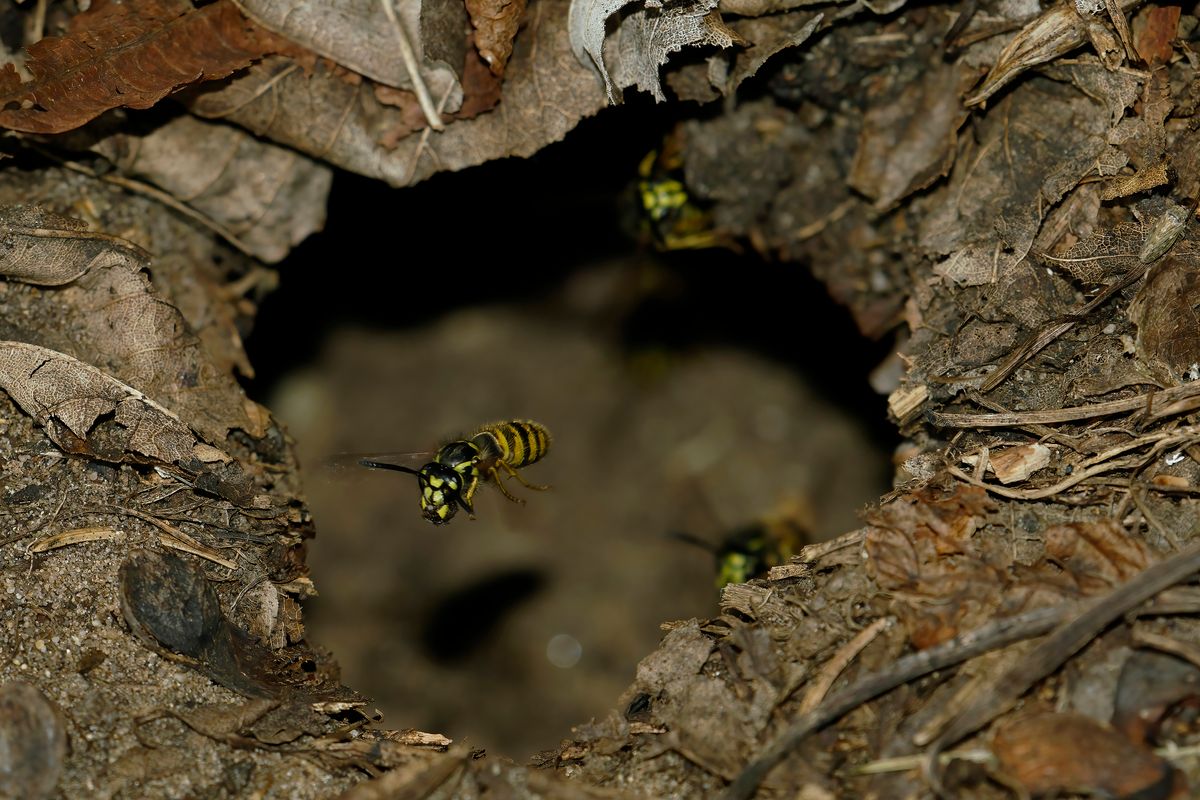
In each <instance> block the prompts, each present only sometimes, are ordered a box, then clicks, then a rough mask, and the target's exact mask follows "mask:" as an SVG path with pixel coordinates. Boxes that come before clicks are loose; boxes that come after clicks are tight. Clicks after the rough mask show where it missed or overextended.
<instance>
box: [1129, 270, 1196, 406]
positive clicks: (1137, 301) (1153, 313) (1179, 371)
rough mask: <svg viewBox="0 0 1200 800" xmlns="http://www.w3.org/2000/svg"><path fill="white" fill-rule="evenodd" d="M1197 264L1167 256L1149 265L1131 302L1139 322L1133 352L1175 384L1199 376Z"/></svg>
mask: <svg viewBox="0 0 1200 800" xmlns="http://www.w3.org/2000/svg"><path fill="white" fill-rule="evenodd" d="M1197 306H1200V266H1198V265H1197V264H1196V263H1195V260H1194V259H1192V258H1183V257H1174V256H1172V257H1167V258H1164V259H1163V260H1161V261H1159V262H1158V263H1157V264H1155V265H1154V266H1153V267H1151V268H1150V272H1149V274H1147V276H1146V281H1145V283H1143V284H1142V288H1141V289H1140V290H1139V291H1138V294H1137V297H1135V298H1134V301H1133V303H1131V304H1130V306H1129V319H1130V320H1131V321H1132V322H1133V323H1134V324H1135V325H1137V329H1138V330H1137V352H1138V356H1139V357H1140V358H1141V359H1142V361H1143V363H1144V364H1146V366H1147V367H1149V368H1150V371H1151V372H1152V374H1153V375H1154V376H1155V377H1156V378H1158V379H1159V380H1160V381H1162V382H1163V383H1165V384H1167V385H1172V386H1178V385H1180V384H1182V383H1184V382H1185V381H1190V380H1195V379H1196V377H1197V375H1198V374H1200V316H1197V314H1196V308H1197Z"/></svg>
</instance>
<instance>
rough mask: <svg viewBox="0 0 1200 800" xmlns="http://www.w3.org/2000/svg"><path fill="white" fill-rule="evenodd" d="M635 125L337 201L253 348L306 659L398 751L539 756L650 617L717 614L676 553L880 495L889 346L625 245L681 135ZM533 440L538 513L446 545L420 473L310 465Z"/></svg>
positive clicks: (343, 194)
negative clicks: (471, 441)
mask: <svg viewBox="0 0 1200 800" xmlns="http://www.w3.org/2000/svg"><path fill="white" fill-rule="evenodd" d="M647 114H649V118H651V119H655V117H654V115H653V113H652V112H651V111H650V110H647ZM621 119H624V120H625V122H621ZM635 119H637V120H638V121H637V122H635ZM646 119H647V117H646V116H641V115H635V114H625V115H623V116H622V117H619V118H618V117H616V116H615V115H608V118H606V119H604V120H603V125H602V126H601V125H598V124H596V123H597V121H595V120H593V121H591V122H589V123H585V124H584V125H583V126H581V128H580V130H578V131H576V132H575V133H573V134H572V135H571V137H568V141H567V142H565V143H563V144H560V145H556V146H553V147H551V148H549V149H548V150H546V151H544V152H543V153H540V154H539V155H538V156H536V157H534V158H533V159H531V160H530V161H529V162H498V163H494V164H489V165H487V166H485V167H482V168H479V169H476V170H471V171H469V172H467V173H465V174H452V175H443V176H439V177H437V178H435V179H433V180H431V181H429V182H428V183H427V184H423V185H421V186H419V187H417V188H415V189H412V190H408V191H406V192H404V193H394V192H391V191H390V190H387V189H386V188H383V187H378V186H375V185H372V184H371V183H370V182H369V181H365V180H361V179H355V178H352V177H347V176H344V175H342V176H339V177H338V179H337V182H336V183H335V186H334V193H333V198H332V201H331V204H330V220H329V225H328V228H327V231H326V232H325V233H324V234H322V235H319V236H317V237H314V238H313V239H312V240H310V241H309V242H308V243H306V244H305V245H304V246H303V247H302V248H301V249H300V251H299V252H298V253H297V254H296V255H295V256H294V257H293V258H292V259H291V260H289V262H287V263H285V264H284V265H283V266H282V281H281V288H280V290H279V292H278V293H277V294H275V295H273V296H271V297H270V298H269V299H268V300H267V302H266V303H265V304H264V306H263V308H262V317H261V319H260V321H259V331H260V332H259V333H256V334H255V335H254V336H252V337H251V338H250V339H249V341H248V346H249V350H250V356H251V360H252V362H253V363H254V364H255V365H256V368H257V369H258V370H259V377H258V379H257V381H256V383H255V386H254V393H255V394H256V395H257V397H258V399H259V400H262V401H264V402H266V403H268V404H269V406H270V407H271V408H272V409H274V411H275V412H276V413H277V415H278V417H279V418H280V419H281V420H283V422H284V423H285V424H286V425H287V426H288V428H289V430H290V433H291V435H292V436H293V437H295V439H296V440H297V443H298V448H299V453H300V456H301V459H302V462H303V464H304V477H305V483H306V489H307V492H308V496H309V500H310V501H311V506H312V511H313V514H314V517H315V520H316V525H317V531H318V536H317V539H316V540H315V541H314V542H313V543H312V544H311V545H310V556H309V564H310V566H311V568H312V572H313V577H314V580H315V581H316V584H317V588H318V590H319V591H320V593H321V596H320V597H319V598H316V599H314V600H311V601H309V602H308V603H307V604H306V611H307V614H306V617H307V620H308V624H309V633H310V639H311V640H312V641H314V642H316V643H318V644H320V645H323V646H326V647H329V648H331V649H332V650H333V651H334V653H335V655H336V657H337V659H338V661H339V662H340V664H341V665H342V668H343V679H344V680H345V681H346V682H348V684H349V685H352V686H355V687H356V688H357V689H358V690H360V691H362V692H364V693H365V694H367V695H369V696H371V697H373V698H374V699H375V701H376V703H377V705H378V707H379V708H380V709H381V710H382V711H383V712H384V713H385V715H386V722H387V724H388V725H389V726H392V727H398V728H407V727H415V728H419V729H422V730H426V731H436V732H440V733H443V734H445V735H447V736H450V737H452V738H454V739H456V740H465V741H467V742H468V743H469V744H471V745H473V746H476V747H484V748H487V749H488V750H491V751H494V752H500V753H503V754H505V755H508V756H511V757H513V758H517V759H523V758H525V757H527V756H529V755H530V754H532V753H533V752H535V751H537V750H539V749H543V748H549V747H553V746H555V745H557V743H558V742H559V741H560V740H561V739H562V738H563V737H565V736H567V735H568V734H569V731H570V727H571V725H573V724H578V723H581V722H586V721H587V720H588V719H589V718H591V717H593V716H595V715H601V714H603V713H605V712H606V711H607V709H609V708H610V707H611V706H612V704H613V702H614V700H615V699H616V698H617V697H618V696H619V695H620V693H621V692H622V691H623V690H624V689H625V687H626V686H627V685H628V684H629V682H630V680H631V678H632V676H633V671H634V667H635V666H636V664H637V662H638V660H639V659H641V658H642V657H643V656H645V655H647V654H648V653H650V652H651V651H652V650H653V649H654V647H655V646H656V644H657V643H658V641H659V639H660V638H661V636H662V632H661V630H660V629H659V623H660V622H662V621H665V620H673V619H680V618H688V617H695V616H699V617H704V616H708V615H711V614H713V613H714V612H715V610H716V608H715V600H716V592H715V588H714V583H713V581H714V575H715V573H714V562H713V557H712V555H711V554H710V553H706V552H705V551H703V550H702V549H699V548H696V547H692V546H689V545H687V544H685V543H682V542H680V541H678V540H677V539H674V538H671V536H670V534H671V533H672V532H679V531H684V532H688V533H690V534H692V535H694V536H697V537H701V538H703V539H707V540H710V541H712V542H713V543H714V544H715V543H717V542H719V541H720V539H721V538H722V536H724V535H727V534H728V533H729V532H730V531H731V530H732V529H734V528H736V527H738V526H740V525H744V524H746V523H750V522H753V521H754V520H755V519H759V518H761V517H763V516H764V515H768V514H794V515H796V516H797V517H799V518H802V519H803V520H805V521H806V522H808V523H809V524H810V525H811V527H812V530H813V534H814V538H821V539H823V538H828V537H831V536H834V535H836V534H839V533H841V532H844V531H846V530H849V529H851V528H853V527H856V526H857V524H858V523H857V512H858V510H859V509H860V508H861V507H862V506H863V505H864V504H865V503H867V502H869V501H873V500H874V499H875V498H877V497H878V496H879V494H880V493H881V492H883V491H886V489H887V488H888V485H887V481H888V476H889V475H890V471H891V466H890V453H891V449H892V446H893V444H894V441H893V439H892V438H891V435H892V434H891V431H890V428H889V426H888V425H887V423H886V415H885V409H884V401H883V399H882V398H880V397H878V396H876V395H875V394H874V393H873V392H872V391H871V389H870V388H869V386H868V383H867V373H868V371H869V370H870V369H872V368H873V367H875V366H876V364H878V363H879V362H880V361H881V360H882V359H883V358H884V357H885V356H886V355H887V353H888V350H889V344H888V343H887V342H878V343H871V342H867V341H864V340H862V339H861V337H860V336H859V335H858V333H857V331H856V330H855V329H854V326H853V324H852V323H851V322H850V320H849V317H848V315H846V314H845V313H844V312H843V310H842V309H840V308H838V307H836V306H835V305H834V304H833V303H832V301H830V300H829V298H828V297H827V295H826V294H825V292H824V290H823V289H822V287H821V286H820V285H819V284H817V283H816V282H815V281H814V280H812V278H811V277H809V276H808V274H807V272H806V271H805V270H804V268H803V267H802V266H801V265H796V264H779V263H765V262H764V261H762V260H761V259H759V258H758V257H757V256H754V255H747V254H742V255H738V254H735V253H731V252H728V251H724V250H721V251H705V252H689V253H669V254H655V253H653V252H651V251H649V250H648V249H647V248H645V247H644V246H642V247H639V246H638V245H637V244H636V243H635V242H634V240H633V238H631V237H630V236H629V235H627V233H626V231H628V230H629V229H630V227H631V226H630V224H629V222H628V219H627V218H628V216H629V214H628V209H629V207H630V204H629V203H627V202H626V200H625V199H626V198H627V197H628V195H627V190H628V187H629V184H630V183H632V181H633V180H634V179H635V177H636V170H637V164H638V162H639V160H640V159H641V157H642V156H643V155H644V154H645V153H646V152H647V151H649V150H650V149H651V148H653V147H655V146H656V144H657V142H658V141H659V140H660V139H661V136H662V134H663V132H664V131H665V130H667V129H668V125H669V122H670V121H669V120H667V119H665V118H662V115H661V114H659V115H658V122H657V123H656V124H654V125H649V126H648V125H646V123H645V120H646ZM635 125H636V126H637V127H636V128H634V127H633V126H635ZM623 126H624V127H623ZM614 129H615V132H614ZM589 152H592V153H601V152H602V153H603V158H589ZM581 164H582V165H584V166H582V167H581V166H580V165H581ZM623 209H625V210H624V211H623ZM464 217H466V218H467V219H468V220H469V225H468V226H467V227H468V228H469V229H470V231H471V232H470V234H464V233H463V232H462V231H463V230H464ZM623 217H624V218H625V219H624V220H623ZM400 229H403V230H406V231H417V232H419V233H418V234H417V235H415V236H412V237H409V238H408V239H407V240H398V239H397V238H396V231H397V230H400ZM347 243H353V244H351V245H349V246H347ZM381 254H382V255H381ZM334 281H336V286H337V289H336V291H333V286H334V285H335V284H334ZM348 287H356V288H354V290H353V291H349V290H348ZM797 343H800V344H797ZM522 418H528V419H533V420H536V421H539V422H541V423H543V424H544V425H546V426H547V427H548V428H549V429H550V431H551V433H552V434H553V436H554V443H553V446H552V448H551V452H550V455H549V456H548V458H546V459H545V460H544V461H542V462H540V463H538V464H536V465H534V466H532V467H530V468H528V469H527V470H525V471H523V474H524V475H525V476H526V477H527V478H528V479H529V480H530V481H532V482H535V483H547V484H551V485H552V487H553V488H552V490H551V491H547V492H531V491H529V490H527V489H524V488H523V487H521V486H519V485H517V484H516V483H511V484H510V486H511V488H512V490H513V491H514V492H515V493H516V494H518V495H519V496H521V497H524V498H526V499H527V500H528V504H527V505H524V506H518V505H516V504H513V503H510V502H508V501H507V500H505V499H504V498H503V497H502V496H501V495H500V494H499V493H498V492H496V491H495V490H493V489H491V488H485V489H483V490H481V493H480V494H479V495H478V496H477V500H476V511H477V515H478V518H477V519H475V520H470V519H468V518H467V517H466V516H465V515H464V514H460V515H459V517H458V518H457V519H455V520H454V522H453V523H452V524H450V525H449V526H446V527H440V528H435V527H433V526H431V525H429V524H428V523H426V522H425V521H423V520H422V519H421V517H420V514H419V509H418V506H417V489H416V482H415V480H414V479H413V478H412V477H411V476H406V475H403V474H399V473H390V472H380V471H368V470H360V469H331V468H330V467H329V465H328V464H327V463H326V462H327V460H328V459H329V457H330V456H334V455H336V454H344V453H354V452H371V453H378V452H381V451H417V450H433V449H436V447H437V446H438V445H439V444H441V443H443V442H444V441H446V440H447V439H450V438H455V437H457V436H458V435H460V434H463V433H467V432H470V430H471V429H472V428H474V427H475V426H477V425H479V424H482V423H485V422H491V421H498V420H505V419H522Z"/></svg>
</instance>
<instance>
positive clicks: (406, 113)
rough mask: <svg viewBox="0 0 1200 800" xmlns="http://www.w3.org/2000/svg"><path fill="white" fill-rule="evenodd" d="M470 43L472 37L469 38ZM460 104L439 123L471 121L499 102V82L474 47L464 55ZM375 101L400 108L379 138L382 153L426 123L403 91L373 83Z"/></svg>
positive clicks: (412, 96)
mask: <svg viewBox="0 0 1200 800" xmlns="http://www.w3.org/2000/svg"><path fill="white" fill-rule="evenodd" d="M471 41H472V42H473V41H474V35H472V37H471ZM462 87H463V101H462V105H461V106H459V109H458V111H455V112H454V113H452V114H451V113H443V114H442V122H444V123H446V124H447V125H448V124H450V123H451V122H453V121H454V120H461V119H473V118H475V117H477V116H479V115H480V114H484V113H486V112H488V111H491V110H492V109H493V108H495V107H496V105H497V104H498V103H499V102H500V96H501V93H502V89H503V82H502V81H501V80H500V78H498V77H496V76H495V75H494V74H492V71H491V70H490V69H489V68H488V66H487V64H485V63H484V62H483V60H482V59H481V58H480V57H479V55H478V54H477V53H476V52H475V49H474V46H472V47H471V49H470V50H469V52H468V53H467V63H466V64H465V65H464V66H463V77H462ZM374 89H375V99H376V100H378V101H379V102H381V103H383V104H385V105H389V106H395V107H396V108H398V109H400V119H399V120H398V121H397V122H396V123H395V125H394V126H393V127H392V128H391V129H389V130H388V131H386V132H385V133H384V134H383V135H382V136H380V137H379V144H380V145H381V146H382V147H383V148H384V149H386V150H394V149H395V148H396V146H397V145H398V144H399V143H400V141H401V140H402V139H404V138H405V137H406V136H409V135H411V134H413V133H416V132H417V131H419V130H421V129H423V128H425V127H426V126H427V125H428V124H429V123H428V120H426V119H425V114H424V113H423V112H422V111H421V104H420V103H419V102H418V101H417V96H416V95H415V94H413V93H412V92H406V91H404V90H403V89H393V88H392V87H390V86H384V85H382V84H376V85H375V87H374Z"/></svg>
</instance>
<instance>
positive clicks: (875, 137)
mask: <svg viewBox="0 0 1200 800" xmlns="http://www.w3.org/2000/svg"><path fill="white" fill-rule="evenodd" d="M973 77H974V76H973V75H972V74H971V73H970V71H969V70H966V69H965V68H964V67H962V66H954V65H949V64H946V65H942V64H938V65H935V66H934V67H932V68H931V69H929V70H927V71H925V72H923V73H921V74H920V75H919V76H918V77H917V78H916V79H915V80H913V81H912V82H911V83H909V84H907V85H906V86H904V87H902V88H901V89H900V91H899V92H897V93H896V95H895V97H894V99H892V100H891V101H890V102H880V103H875V104H873V105H872V106H871V109H870V110H869V111H868V112H867V114H866V117H865V119H864V120H863V129H862V132H861V133H860V134H859V144H858V151H857V152H856V153H855V156H854V166H853V169H852V170H851V172H850V175H849V176H848V177H847V179H846V180H847V182H848V183H849V184H850V186H852V187H854V188H855V189H857V190H858V191H860V192H862V193H863V194H864V195H866V196H867V197H869V198H871V199H872V200H874V201H875V207H876V208H878V209H880V210H886V209H889V208H891V207H892V206H894V205H895V204H896V203H897V202H899V201H900V200H901V199H902V198H904V197H907V196H908V195H910V194H912V193H913V192H915V191H918V190H920V189H924V188H925V187H927V186H929V185H930V184H931V183H933V182H934V181H936V180H938V179H939V178H941V177H943V176H944V175H946V173H948V172H949V171H950V167H951V166H952V165H953V164H954V159H955V156H956V155H957V153H958V129H959V127H961V126H962V124H963V122H964V121H965V120H966V118H967V111H966V109H965V108H963V106H962V103H961V100H960V93H961V90H962V89H963V88H964V87H965V85H966V83H967V81H968V80H970V79H971V78H973Z"/></svg>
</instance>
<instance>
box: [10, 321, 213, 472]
mask: <svg viewBox="0 0 1200 800" xmlns="http://www.w3.org/2000/svg"><path fill="white" fill-rule="evenodd" d="M0 388H2V389H4V391H6V392H7V393H8V395H9V397H11V398H12V399H13V402H15V403H16V404H17V405H19V406H20V407H21V408H22V409H24V411H25V413H27V414H29V415H30V416H31V417H33V418H34V420H35V421H37V423H38V424H39V425H41V426H42V427H44V428H45V429H46V433H47V434H48V435H49V436H50V438H51V439H53V440H54V442H55V444H57V445H58V446H59V447H61V448H63V449H64V450H66V451H67V452H69V453H88V454H91V455H95V456H98V457H100V458H102V459H104V460H106V461H127V460H134V461H147V460H148V461H150V462H159V463H164V464H180V465H185V464H192V463H193V462H194V461H195V460H196V458H197V454H196V448H197V446H199V445H200V444H201V442H200V441H199V440H198V439H197V438H196V436H195V434H193V433H192V432H191V431H190V430H189V429H188V427H187V425H185V424H183V422H182V421H181V420H180V419H179V417H177V416H175V414H173V413H172V412H171V411H169V410H167V409H166V408H163V407H162V406H160V405H159V404H158V403H155V402H154V401H153V400H151V399H150V398H148V397H146V396H145V395H144V394H142V393H141V392H139V391H138V390H137V389H134V388H133V387H132V386H127V385H125V384H123V383H121V382H120V381H118V380H116V379H115V378H112V377H110V376H108V375H105V374H104V373H103V372H101V371H100V370H98V369H96V368H95V367H93V366H90V365H88V364H84V363H83V362H82V361H78V360H76V359H74V358H72V357H71V356H68V355H66V354H64V353H57V352H55V351H53V350H47V349H46V348H44V347H38V346H36V345H32V344H26V343H24V342H0ZM109 415H112V423H113V424H111V425H110V424H105V427H107V428H109V429H110V430H109V431H107V433H108V434H109V435H107V436H104V437H103V439H102V440H93V439H89V436H90V435H91V434H92V433H93V429H94V428H96V427H97V423H98V422H100V420H101V418H102V417H108V416H109Z"/></svg>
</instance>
